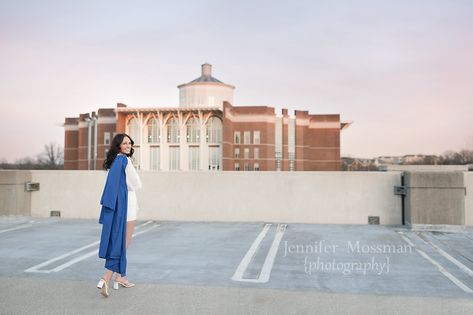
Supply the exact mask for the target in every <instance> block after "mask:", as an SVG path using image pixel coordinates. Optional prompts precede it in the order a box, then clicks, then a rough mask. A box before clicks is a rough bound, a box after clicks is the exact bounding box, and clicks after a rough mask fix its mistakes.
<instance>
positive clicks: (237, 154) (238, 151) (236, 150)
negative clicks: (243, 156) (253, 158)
mask: <svg viewBox="0 0 473 315" xmlns="http://www.w3.org/2000/svg"><path fill="white" fill-rule="evenodd" d="M239 158H240V148H235V159H239Z"/></svg>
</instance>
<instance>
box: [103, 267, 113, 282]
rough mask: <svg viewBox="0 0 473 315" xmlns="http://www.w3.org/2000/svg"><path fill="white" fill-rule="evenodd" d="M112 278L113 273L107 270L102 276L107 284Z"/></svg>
mask: <svg viewBox="0 0 473 315" xmlns="http://www.w3.org/2000/svg"><path fill="white" fill-rule="evenodd" d="M112 277H113V271H111V270H109V269H107V271H105V273H104V275H103V276H102V278H103V279H105V281H106V282H107V283H109V282H110V279H112Z"/></svg>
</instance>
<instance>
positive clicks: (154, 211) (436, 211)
mask: <svg viewBox="0 0 473 315" xmlns="http://www.w3.org/2000/svg"><path fill="white" fill-rule="evenodd" d="M139 173H140V176H141V179H142V181H143V189H142V190H140V191H139V192H138V201H139V205H140V211H139V213H138V219H139V220H149V219H153V220H176V221H241V222H245V221H252V222H255V221H264V222H302V223H340V224H366V223H367V222H368V216H377V217H379V218H380V223H381V224H386V225H391V224H401V223H402V203H401V197H400V196H397V195H394V192H393V187H394V186H400V185H401V174H402V172H149V171H141V172H139ZM106 176H107V173H106V172H105V171H43V170H34V171H18V170H2V171H0V215H32V216H35V217H48V216H50V213H51V211H60V212H61V216H62V217H65V218H96V219H98V216H99V213H100V209H101V206H100V204H99V202H100V197H101V195H102V191H103V187H104V183H105V179H106ZM27 181H32V182H38V183H40V190H39V191H32V192H27V191H25V182H27ZM405 186H406V188H407V195H406V197H405V219H406V223H410V224H443V225H445V224H446V225H466V226H473V173H472V172H458V171H456V172H405Z"/></svg>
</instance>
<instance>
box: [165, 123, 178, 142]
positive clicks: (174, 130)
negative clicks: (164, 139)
mask: <svg viewBox="0 0 473 315" xmlns="http://www.w3.org/2000/svg"><path fill="white" fill-rule="evenodd" d="M168 143H179V123H178V121H177V119H176V118H171V119H170V120H169V121H168Z"/></svg>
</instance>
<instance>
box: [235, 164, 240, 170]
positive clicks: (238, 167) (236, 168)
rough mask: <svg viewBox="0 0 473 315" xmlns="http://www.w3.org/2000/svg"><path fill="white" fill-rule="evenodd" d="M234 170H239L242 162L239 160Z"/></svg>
mask: <svg viewBox="0 0 473 315" xmlns="http://www.w3.org/2000/svg"><path fill="white" fill-rule="evenodd" d="M234 170H235V171H239V170H240V163H238V162H236V163H235V167H234Z"/></svg>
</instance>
